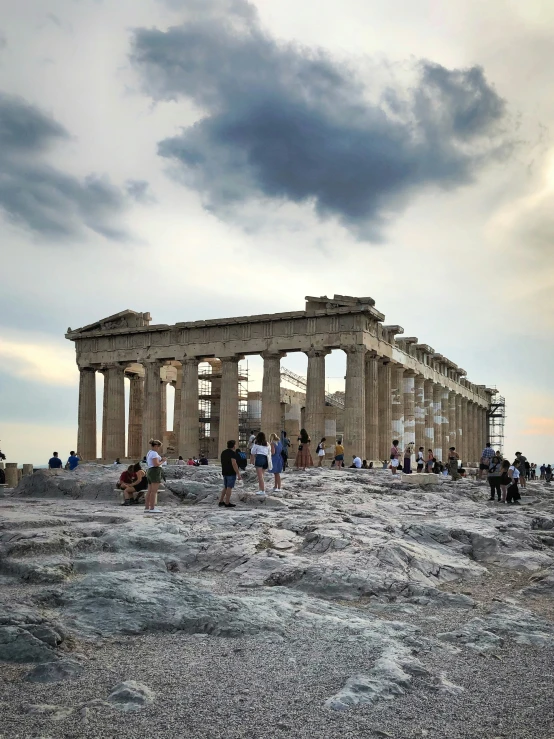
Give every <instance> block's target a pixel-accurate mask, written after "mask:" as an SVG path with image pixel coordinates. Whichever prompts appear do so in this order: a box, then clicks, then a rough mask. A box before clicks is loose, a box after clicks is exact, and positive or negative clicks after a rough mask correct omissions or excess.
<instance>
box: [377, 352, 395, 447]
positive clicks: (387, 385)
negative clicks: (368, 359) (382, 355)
mask: <svg viewBox="0 0 554 739" xmlns="http://www.w3.org/2000/svg"><path fill="white" fill-rule="evenodd" d="M391 375H392V365H391V363H390V362H389V361H388V360H380V362H379V370H378V376H379V458H380V459H381V460H385V459H388V458H389V457H390V449H391V446H392V392H391V384H392V381H391Z"/></svg>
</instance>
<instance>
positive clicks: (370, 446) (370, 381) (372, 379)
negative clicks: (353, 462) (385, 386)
mask: <svg viewBox="0 0 554 739" xmlns="http://www.w3.org/2000/svg"><path fill="white" fill-rule="evenodd" d="M365 457H366V459H367V460H368V461H373V462H376V461H377V460H378V459H379V361H378V358H377V357H376V356H375V354H373V353H372V352H366V355H365Z"/></svg>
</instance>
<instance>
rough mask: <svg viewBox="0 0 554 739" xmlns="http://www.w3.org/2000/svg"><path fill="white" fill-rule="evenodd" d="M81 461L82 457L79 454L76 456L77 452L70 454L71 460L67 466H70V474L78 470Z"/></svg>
mask: <svg viewBox="0 0 554 739" xmlns="http://www.w3.org/2000/svg"><path fill="white" fill-rule="evenodd" d="M80 461H81V457H80V456H79V455H78V454H75V452H69V458H68V460H67V464H68V468H69V470H70V472H71V471H72V470H76V469H77V467H78V466H79V462H80Z"/></svg>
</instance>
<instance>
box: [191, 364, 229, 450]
mask: <svg viewBox="0 0 554 739" xmlns="http://www.w3.org/2000/svg"><path fill="white" fill-rule="evenodd" d="M198 363H199V360H198V358H197V357H186V358H185V359H182V360H181V393H180V395H181V398H180V403H179V414H180V418H179V446H178V449H179V454H180V455H181V456H182V457H183V458H184V459H188V458H189V457H195V456H196V455H197V454H198V453H199V450H198V444H199V439H200V421H199V419H200V413H199V406H198ZM237 366H238V365H237ZM237 393H238V370H237ZM237 413H238V395H237ZM237 418H238V416H237ZM210 433H211V432H210ZM230 438H231V437H230ZM227 441H228V440H227V439H226V440H225V446H227ZM236 441H237V444H238V438H237V439H236Z"/></svg>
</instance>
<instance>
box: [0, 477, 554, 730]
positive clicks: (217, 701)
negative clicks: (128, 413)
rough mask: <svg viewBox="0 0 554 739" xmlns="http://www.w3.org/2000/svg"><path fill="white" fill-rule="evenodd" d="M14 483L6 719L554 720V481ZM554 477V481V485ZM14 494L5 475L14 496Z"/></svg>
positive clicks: (431, 723)
mask: <svg viewBox="0 0 554 739" xmlns="http://www.w3.org/2000/svg"><path fill="white" fill-rule="evenodd" d="M118 475H119V471H118V470H115V469H113V468H111V469H110V468H104V467H98V466H83V467H82V468H80V469H79V470H78V471H77V472H76V473H70V472H65V471H59V472H57V471H56V472H55V473H51V472H46V471H41V472H37V473H35V474H34V475H33V476H31V477H26V478H23V480H22V482H21V484H20V486H19V487H18V488H17V489H16V490H15V491H6V492H5V493H4V494H3V497H1V498H0V586H1V587H0V665H1V667H0V692H1V695H2V701H1V702H0V737H3V739H8V738H9V739H16V738H19V739H27V738H30V737H37V738H38V737H41V738H42V739H47V738H50V739H54V738H56V739H57V738H58V737H64V738H65V737H91V738H92V737H94V738H95V739H98V738H103V737H109V738H110V739H111V738H112V737H117V738H118V739H120V738H126V737H137V738H138V737H146V736H151V737H154V738H155V739H157V738H160V739H165V738H170V737H171V738H173V737H175V738H181V737H191V738H194V739H196V738H198V739H204V738H205V739H217V738H219V737H225V738H226V739H227V738H228V739H234V738H237V739H238V737H252V739H274V738H275V737H281V736H283V737H302V738H304V737H305V738H308V737H310V738H311V737H324V738H329V739H331V738H335V737H337V738H339V737H340V738H342V737H344V738H346V737H352V738H354V737H395V738H398V739H401V738H403V737H406V739H408V738H411V737H425V736H427V737H437V738H443V737H448V738H449V739H458V738H462V737H464V738H470V737H471V738H473V737H483V738H485V737H487V739H493V738H494V737H509V738H513V739H516V738H522V739H523V738H526V737H529V738H531V737H533V739H536V737H541V739H542V738H544V739H548V738H549V737H554V707H553V700H552V689H553V686H554V608H553V604H554V601H553V599H552V595H553V593H554V492H551V490H550V489H549V488H548V487H547V486H545V485H544V484H543V483H540V482H536V483H531V484H530V485H529V488H528V491H527V492H528V495H526V496H524V498H523V500H522V503H523V504H522V505H521V506H519V507H517V506H514V507H512V506H505V505H501V504H498V503H489V502H488V500H487V498H488V487H485V486H484V485H480V484H478V483H475V482H471V481H469V480H462V481H459V482H451V481H449V480H446V479H443V480H440V481H437V484H433V485H430V486H425V487H419V486H414V485H413V484H408V483H407V482H406V481H404V480H402V477H401V476H398V477H397V478H396V479H395V478H392V477H391V476H390V473H388V472H383V471H365V470H345V471H331V470H317V469H313V470H308V471H307V472H297V471H291V472H287V473H286V475H285V476H284V482H283V488H284V490H283V493H282V494H281V495H278V494H277V495H270V496H268V497H267V498H266V499H265V500H264V499H260V498H258V497H256V496H255V495H254V492H255V490H256V489H257V485H256V484H255V474H254V472H253V470H251V469H249V471H248V472H247V475H246V480H245V484H244V487H241V488H238V489H237V492H236V494H235V495H234V496H233V499H234V501H235V502H236V503H237V507H236V508H233V509H226V508H219V507H218V506H217V504H216V501H217V497H218V494H219V490H220V479H221V478H220V476H219V470H218V469H217V468H216V467H205V468H202V467H201V468H193V467H180V468H179V467H172V468H168V470H167V475H168V480H167V482H166V485H165V487H166V491H165V492H164V493H162V494H161V495H160V504H161V506H162V507H163V508H164V510H165V513H164V514H163V515H160V516H157V517H154V516H150V517H148V516H144V515H143V513H142V508H141V507H140V506H136V507H135V506H133V507H120V506H119V498H118V494H117V493H115V492H114V481H115V480H116V479H117V477H118ZM553 490H554V489H553ZM1 495H2V494H1V493H0V496H1Z"/></svg>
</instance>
